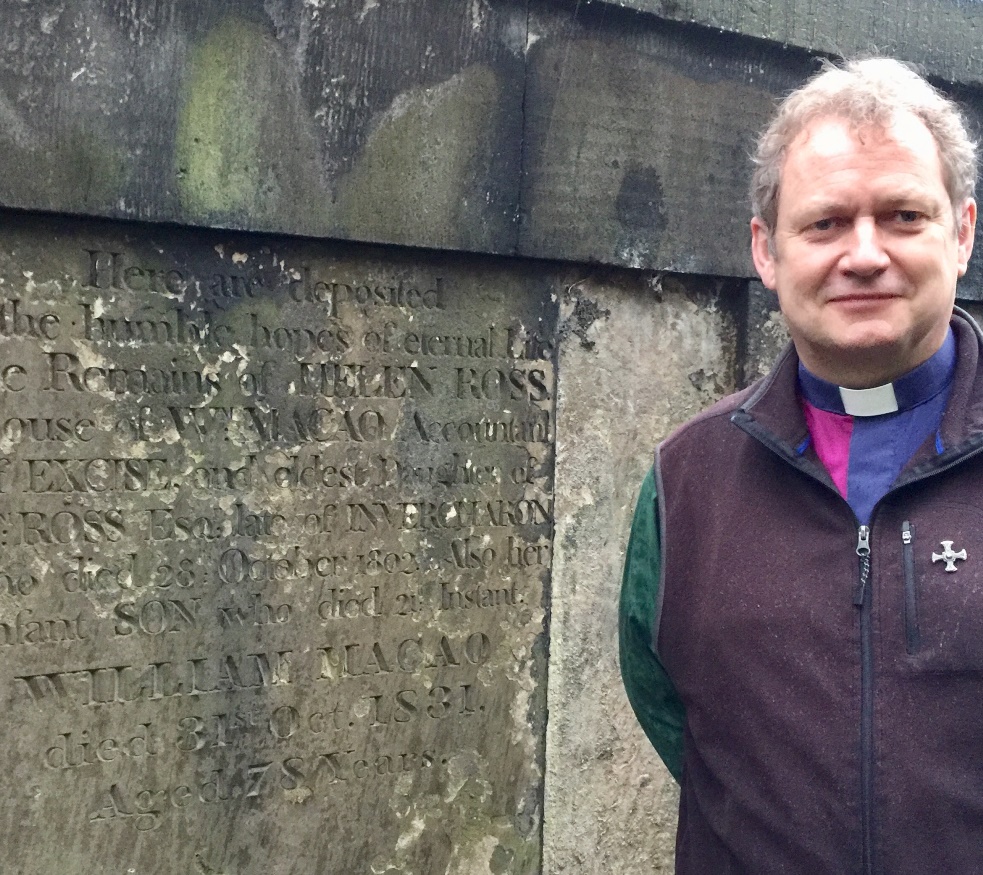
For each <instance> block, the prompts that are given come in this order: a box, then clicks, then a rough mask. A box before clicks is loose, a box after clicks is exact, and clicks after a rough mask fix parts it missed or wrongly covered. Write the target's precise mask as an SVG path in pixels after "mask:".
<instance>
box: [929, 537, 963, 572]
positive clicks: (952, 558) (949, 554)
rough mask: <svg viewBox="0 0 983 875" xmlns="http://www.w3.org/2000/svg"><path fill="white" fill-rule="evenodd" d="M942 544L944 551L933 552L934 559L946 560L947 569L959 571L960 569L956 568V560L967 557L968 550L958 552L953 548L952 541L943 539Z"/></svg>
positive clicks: (935, 560) (937, 560) (936, 560)
mask: <svg viewBox="0 0 983 875" xmlns="http://www.w3.org/2000/svg"><path fill="white" fill-rule="evenodd" d="M941 544H942V552H941V553H933V554H932V561H933V562H945V570H946V571H958V570H959V569H958V568H956V560H957V559H965V558H966V551H965V550H960V551H959V552H956V551H955V550H953V549H952V541H942V542H941Z"/></svg>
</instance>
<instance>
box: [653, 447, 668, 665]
mask: <svg viewBox="0 0 983 875" xmlns="http://www.w3.org/2000/svg"><path fill="white" fill-rule="evenodd" d="M653 471H654V474H655V500H656V502H657V509H656V518H657V519H658V521H659V584H658V587H659V589H658V595H657V596H656V604H655V617H654V618H653V620H652V651H653V652H654V653H655V655H656V656H657V657H658V658H659V660H660V661H661V660H662V655H661V654H660V653H659V629H660V627H661V626H662V605H663V603H664V602H665V598H666V499H665V487H664V485H663V483H662V447H661V445H660V446H658V447H656V448H655V464H654V466H653Z"/></svg>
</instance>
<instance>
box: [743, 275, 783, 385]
mask: <svg viewBox="0 0 983 875" xmlns="http://www.w3.org/2000/svg"><path fill="white" fill-rule="evenodd" d="M744 329H745V335H744V337H745V342H744V356H743V359H742V361H741V370H742V374H741V383H742V384H743V385H744V386H749V385H750V384H751V383H753V382H754V381H755V380H757V379H758V378H759V377H763V376H764V375H765V374H767V373H768V371H770V370H771V366H772V365H773V364H774V362H775V359H776V358H777V356H778V354H779V353H780V352H781V351H782V348H783V347H784V346H785V344H786V343H788V339H789V337H788V328H787V327H786V325H785V317H783V316H782V313H781V310H779V309H778V296H777V295H776V294H775V293H774V292H772V291H771V290H769V289H766V288H765V287H764V286H763V285H761V283H759V282H750V283H748V296H747V317H746V320H745V325H744Z"/></svg>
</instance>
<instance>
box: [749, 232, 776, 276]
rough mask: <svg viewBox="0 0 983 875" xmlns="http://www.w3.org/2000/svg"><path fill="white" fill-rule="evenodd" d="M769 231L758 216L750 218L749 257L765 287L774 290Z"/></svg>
mask: <svg viewBox="0 0 983 875" xmlns="http://www.w3.org/2000/svg"><path fill="white" fill-rule="evenodd" d="M770 244H771V232H770V231H769V230H768V228H767V226H766V225H765V223H764V222H763V221H761V219H760V218H758V216H755V217H754V218H753V219H751V258H752V259H753V260H754V269H755V270H756V271H757V272H758V276H760V277H761V282H762V283H764V284H765V287H766V288H769V289H771V290H772V291H775V253H774V252H773V251H772V248H771V245H770Z"/></svg>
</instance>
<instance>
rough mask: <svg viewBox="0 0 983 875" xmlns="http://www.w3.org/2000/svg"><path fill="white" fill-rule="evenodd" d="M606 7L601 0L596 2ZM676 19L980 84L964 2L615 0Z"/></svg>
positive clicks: (981, 68) (980, 54)
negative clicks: (902, 63) (893, 61)
mask: <svg viewBox="0 0 983 875" xmlns="http://www.w3.org/2000/svg"><path fill="white" fill-rule="evenodd" d="M602 2H606V0H602ZM614 5H617V6H624V7H628V8H631V9H637V10H640V11H643V12H651V13H653V14H655V15H658V16H661V17H663V18H669V19H672V20H675V21H685V22H694V23H696V24H701V25H705V26H707V27H712V28H719V29H721V30H727V31H733V32H735V33H741V34H745V35H747V36H753V37H760V38H762V39H768V40H773V41H775V42H778V43H782V44H787V45H792V46H798V47H800V48H804V49H809V50H810V51H815V52H828V53H831V54H835V55H841V56H851V55H865V54H868V55H869V54H872V53H874V54H883V55H890V56H892V57H897V58H902V59H904V60H907V61H914V62H915V63H917V64H921V65H923V67H924V68H925V70H926V71H927V72H928V73H931V74H933V75H935V76H939V77H941V78H943V79H946V80H948V81H949V82H967V83H970V82H971V83H975V84H980V83H983V47H981V41H980V36H981V33H983V8H981V7H980V5H979V3H975V2H972V0H970V2H967V0H893V2H892V3H890V4H885V3H883V2H879V0H833V2H829V0H826V2H821V0H768V2H762V3H757V2H749V0H615V2H614Z"/></svg>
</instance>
